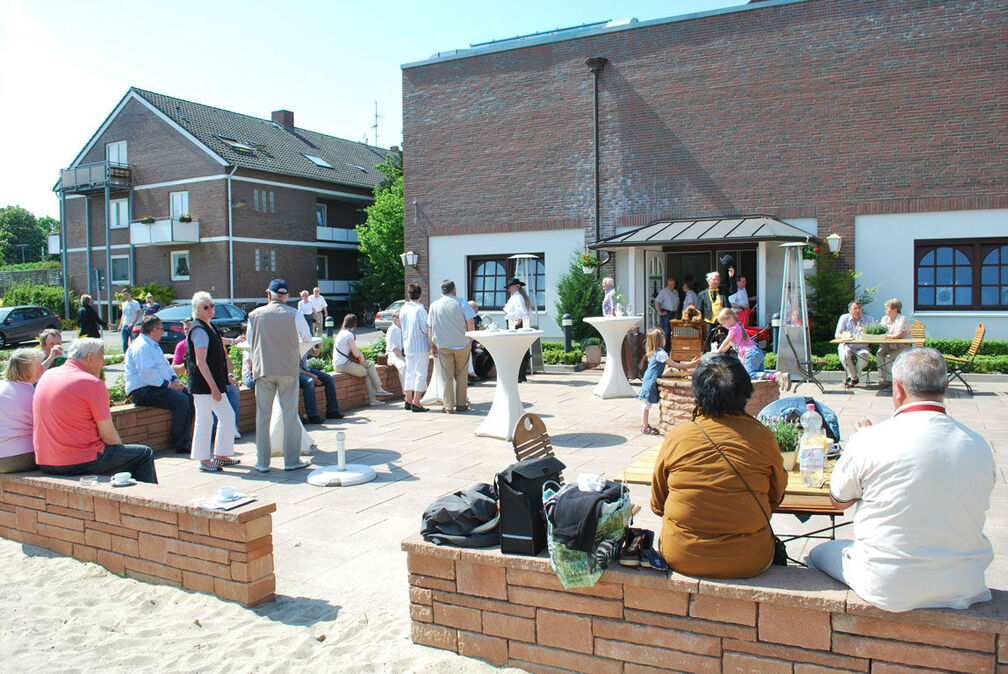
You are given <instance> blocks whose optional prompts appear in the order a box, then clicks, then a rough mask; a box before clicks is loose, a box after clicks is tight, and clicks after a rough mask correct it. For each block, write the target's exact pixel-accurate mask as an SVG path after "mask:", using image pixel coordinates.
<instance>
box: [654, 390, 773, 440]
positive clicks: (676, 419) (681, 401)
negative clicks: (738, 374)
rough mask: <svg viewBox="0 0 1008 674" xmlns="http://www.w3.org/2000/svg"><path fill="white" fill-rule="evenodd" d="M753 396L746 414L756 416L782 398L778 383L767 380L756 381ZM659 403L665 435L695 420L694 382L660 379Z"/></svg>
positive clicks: (660, 422) (661, 427) (661, 428)
mask: <svg viewBox="0 0 1008 674" xmlns="http://www.w3.org/2000/svg"><path fill="white" fill-rule="evenodd" d="M752 385H753V394H752V397H751V398H750V399H749V403H748V404H747V405H746V412H748V413H749V414H751V415H753V416H756V414H757V413H758V412H759V411H760V410H761V409H763V408H764V407H766V406H767V405H769V404H770V403H772V402H773V401H775V400H777V398H779V397H780V391H779V389H778V388H777V382H775V381H771V380H769V379H767V380H761V381H754V382H753V383H752ZM658 396H659V397H660V398H661V400H660V401H659V403H658V409H659V410H660V413H661V414H660V417H659V422H658V424H659V425H658V430H659V431H661V432H662V435H665V434H666V433H668V432H669V431H671V430H672V429H673V428H674V427H675V426H676V425H678V424H680V423H682V422H684V421H689V420H690V419H692V418H693V408H694V407H695V406H696V399H695V398H694V397H693V381H692V379H689V378H683V377H674V376H673V377H658Z"/></svg>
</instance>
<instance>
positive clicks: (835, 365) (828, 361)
mask: <svg viewBox="0 0 1008 674" xmlns="http://www.w3.org/2000/svg"><path fill="white" fill-rule="evenodd" d="M948 341H963V342H965V340H938V339H935V340H927V341H926V342H925V344H926V345H927V346H933V344H931V343H930V342H948ZM1004 343H1005V342H994V344H1004ZM966 344H967V347H968V345H969V343H968V342H967V343H966ZM935 348H938V347H937V346H935ZM939 351H941V349H939ZM981 351H983V349H981ZM942 353H944V354H945V355H950V356H955V355H958V354H956V353H954V352H953V353H949V352H948V351H942ZM963 354H964V355H965V350H964V352H963ZM816 360H822V361H825V366H824V367H823V370H825V371H827V372H839V371H841V370H843V367H842V366H841V365H840V357H839V356H838V355H837V353H836V351H834V352H833V353H827V354H825V355H823V356H816ZM763 367H764V368H765V369H766V370H768V371H771V370H774V369H776V368H777V355H776V354H774V353H768V354H766V359H765V360H764V366H763ZM877 369H878V363H877V362H876V361H875V355H874V354H873V355H871V356H869V358H868V367H866V368H865V370H867V371H869V372H874V371H875V370H877ZM970 371H971V372H976V373H980V374H998V373H1008V355H1001V354H999V355H989V356H985V355H978V356H977V357H976V360H974V361H973V369H972V370H970Z"/></svg>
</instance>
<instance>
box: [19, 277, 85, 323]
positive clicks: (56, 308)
mask: <svg viewBox="0 0 1008 674" xmlns="http://www.w3.org/2000/svg"><path fill="white" fill-rule="evenodd" d="M21 304H38V305H40V306H43V307H46V308H47V309H49V311H51V312H53V313H54V314H56V315H57V316H59V317H61V318H64V319H66V318H71V317H75V316H76V315H77V310H78V309H80V299H79V298H74V297H71V298H70V316H64V315H63V288H60V287H58V286H49V285H42V284H35V283H15V284H14V285H12V286H11V287H10V288H8V289H7V292H6V293H4V296H3V306H5V307H15V306H18V305H21Z"/></svg>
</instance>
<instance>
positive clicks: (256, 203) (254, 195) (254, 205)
mask: <svg viewBox="0 0 1008 674" xmlns="http://www.w3.org/2000/svg"><path fill="white" fill-rule="evenodd" d="M252 208H254V209H255V210H257V211H258V210H259V190H252Z"/></svg>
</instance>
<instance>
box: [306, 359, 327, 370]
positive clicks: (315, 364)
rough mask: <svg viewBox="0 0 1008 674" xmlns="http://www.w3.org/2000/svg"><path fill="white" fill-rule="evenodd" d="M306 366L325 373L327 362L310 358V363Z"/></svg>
mask: <svg viewBox="0 0 1008 674" xmlns="http://www.w3.org/2000/svg"><path fill="white" fill-rule="evenodd" d="M305 364H306V365H307V366H308V367H309V369H312V370H322V371H323V372H325V366H326V362H325V361H324V360H322V359H321V358H309V359H308V362H307V363H305Z"/></svg>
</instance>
